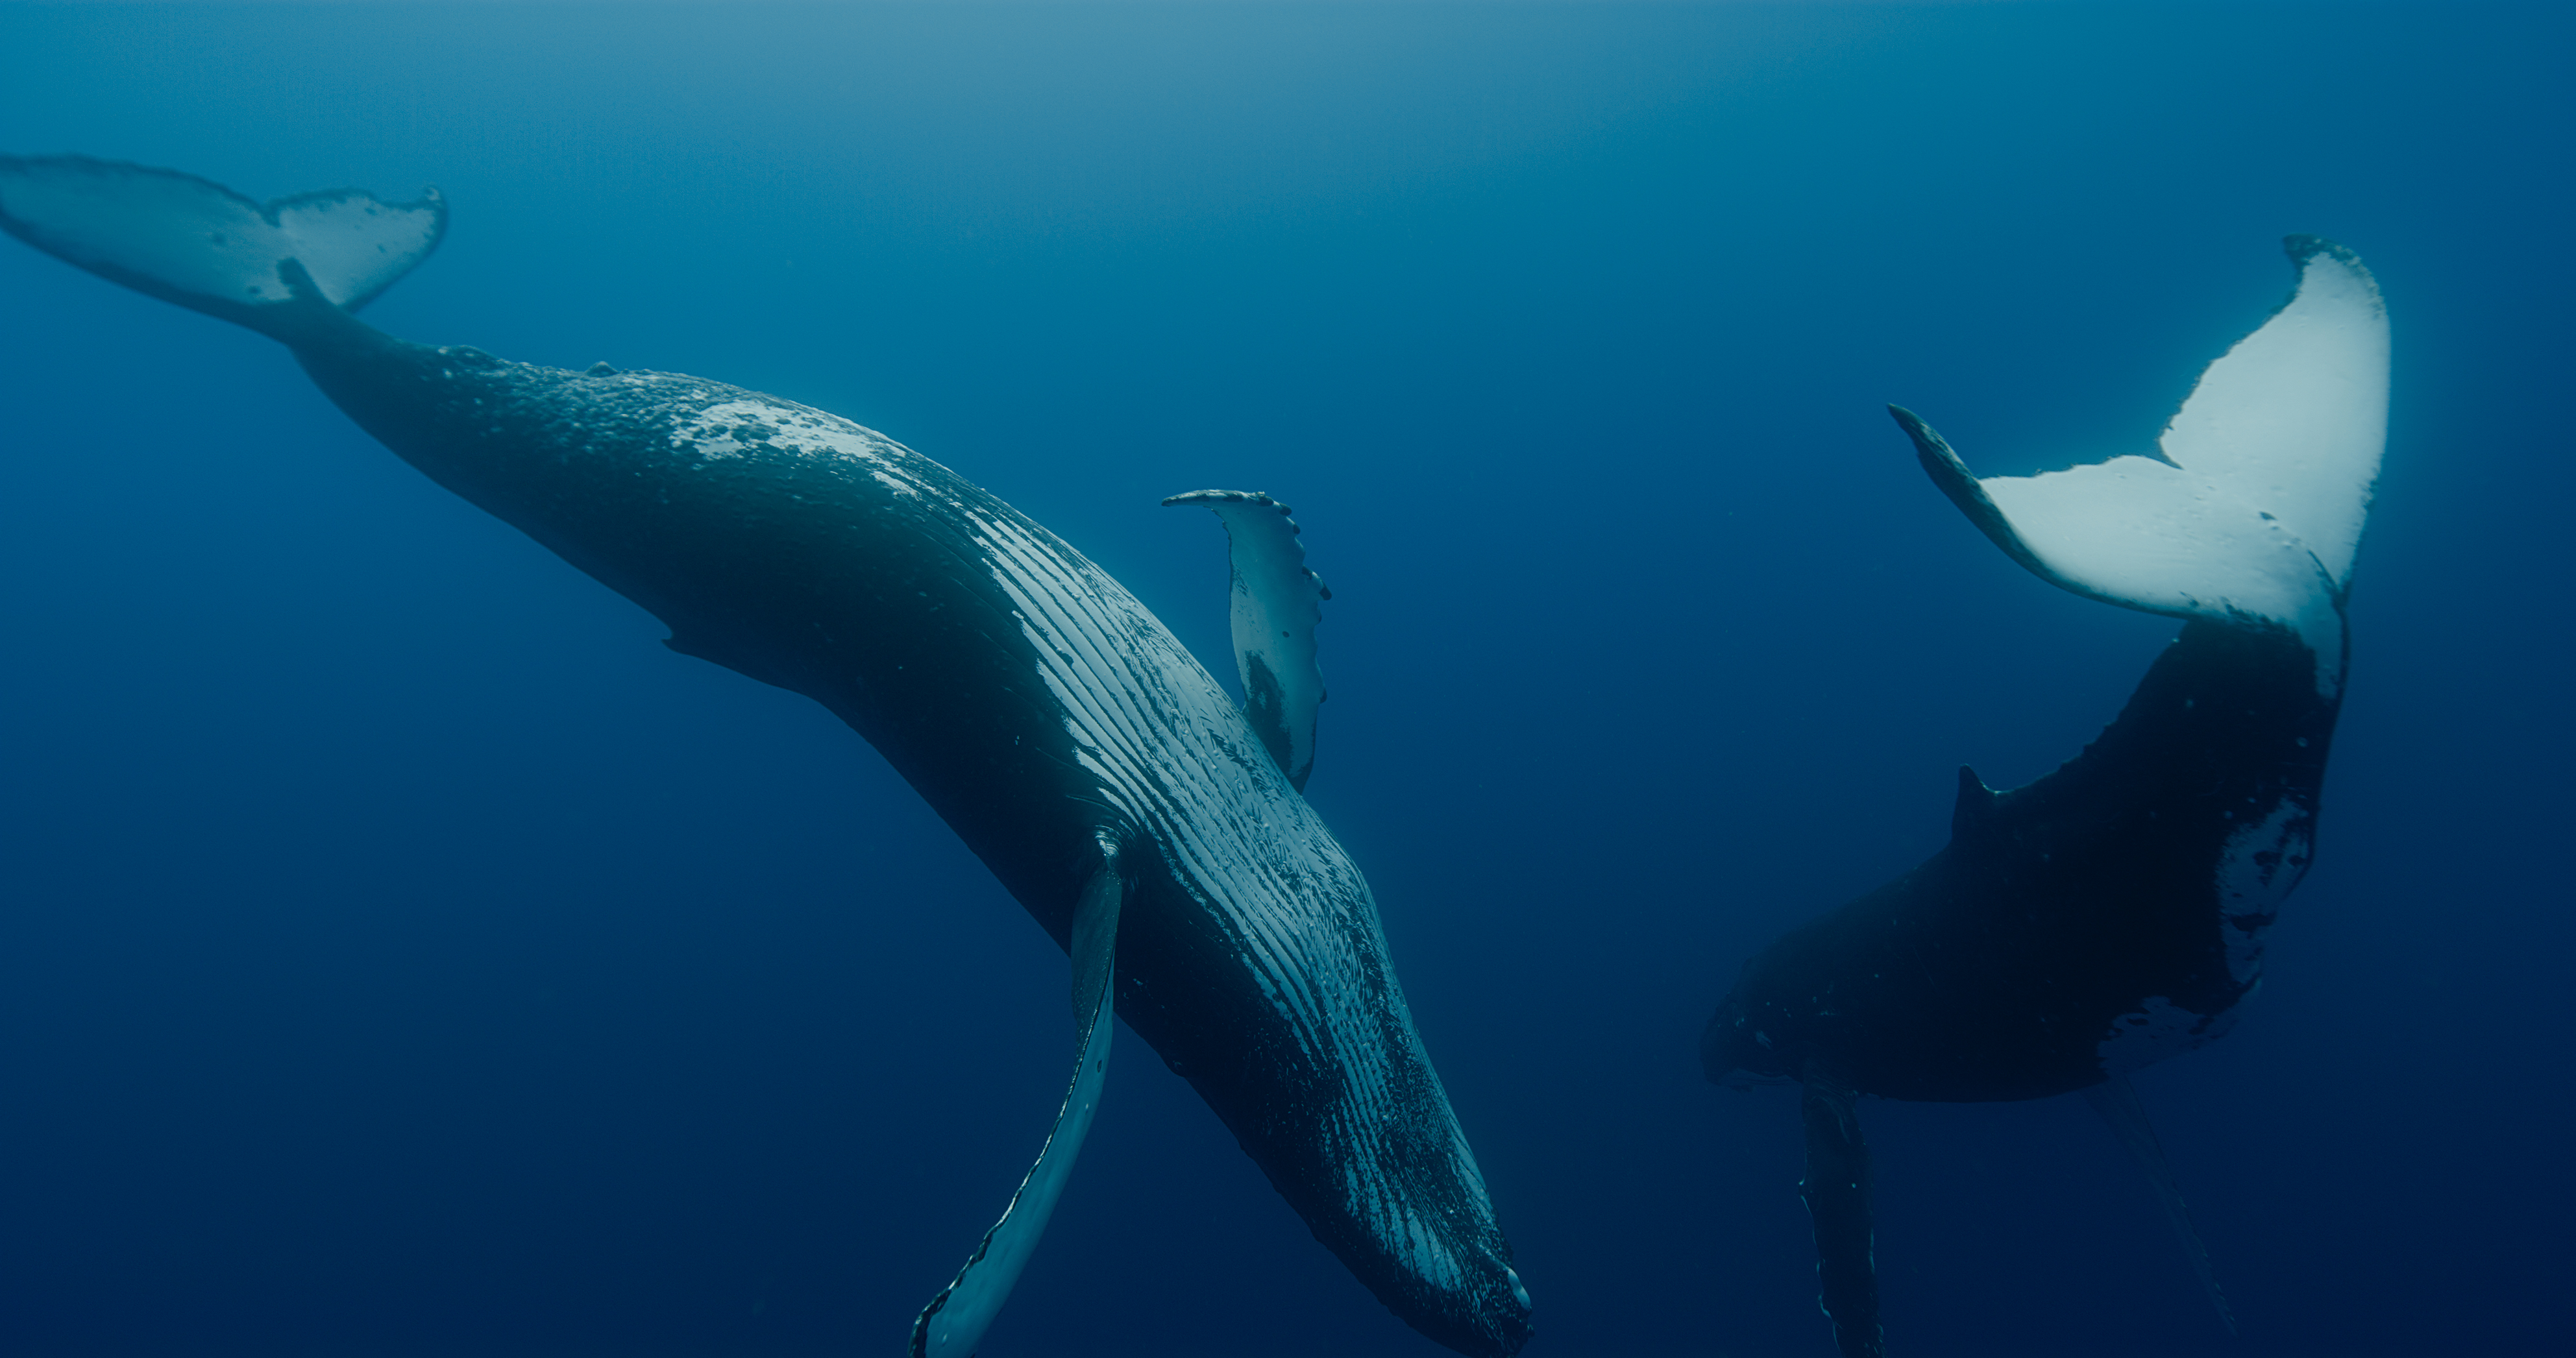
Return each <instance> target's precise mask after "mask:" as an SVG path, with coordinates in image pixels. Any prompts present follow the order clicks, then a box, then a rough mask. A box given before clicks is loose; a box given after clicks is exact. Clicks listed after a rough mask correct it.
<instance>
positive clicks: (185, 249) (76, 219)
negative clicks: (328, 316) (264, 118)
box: [0, 156, 447, 338]
mask: <svg viewBox="0 0 2576 1358" xmlns="http://www.w3.org/2000/svg"><path fill="white" fill-rule="evenodd" d="M0 230H6V231H7V232H8V233H9V234H10V235H13V236H16V237H17V238H18V239H20V240H23V241H25V242H27V243H28V244H29V245H32V246H35V247H36V248H37V249H39V250H42V251H44V252H45V253H47V254H50V255H53V256H55V257H56V258H58V259H61V260H63V261H65V262H66V263H70V264H75V265H78V266H80V267H81V268H84V269H87V270H89V271H90V272H91V273H94V274H98V275H99V276H101V277H103V278H108V279H112V280H114V281H115V282H119V283H122V284H124V285H125V286H127V287H129V288H133V289H134V290H136V291H137V292H143V293H148V294H150V295H152V296H154V297H158V298H160V299H161V300H163V301H165V302H175V303H177V304H178V305H180V306H183V307H187V308H188V309H190V310H192V311H202V312H204V313H206V314H207V315H210V316H219V317H222V318H223V319H225V320H228V321H232V322H234V323H236V324H239V325H246V326H249V327H250V328H251V329H253V330H258V331H260V332H262V333H264V334H278V335H279V337H280V338H285V336H284V335H283V334H280V333H279V332H280V330H281V327H282V326H284V325H285V324H286V323H287V322H288V321H289V320H290V319H291V317H292V315H293V312H294V308H293V305H292V304H293V303H294V301H295V300H296V299H295V289H294V288H292V287H290V286H289V282H288V279H287V277H286V275H285V274H284V273H283V272H282V271H281V268H280V266H281V265H283V264H285V263H287V262H288V261H295V262H298V263H301V264H302V265H303V266H304V270H305V272H306V273H307V274H308V275H309V276H310V277H311V279H312V282H313V285H314V290H316V291H318V292H319V293H320V294H321V295H322V297H323V299H324V300H326V301H328V302H330V303H331V304H332V305H334V306H337V307H339V308H341V309H343V310H346V311H355V310H357V309H358V308H359V307H362V306H364V305H366V304H367V302H368V301H370V300H372V299H373V298H374V297H375V296H376V294H378V293H380V292H383V291H384V290H385V289H386V288H388V287H391V286H392V285H393V283H394V280H396V279H398V278H400V277H402V276H403V275H404V274H405V273H407V272H409V271H410V269H411V267H412V266H413V265H415V264H418V263H419V262H420V261H421V260H422V259H424V258H426V257H427V256H428V255H429V252H430V251H431V250H433V249H436V248H437V246H438V242H439V238H440V237H441V236H443V235H445V234H446V231H447V204H446V203H445V202H444V201H443V200H441V199H440V198H439V196H438V191H437V190H436V189H431V190H428V191H427V192H426V193H424V194H423V195H422V197H421V198H420V200H419V201H417V202H411V203H387V202H384V201H381V200H379V199H377V198H375V197H374V196H372V195H369V194H366V193H361V192H359V191H358V190H356V189H338V190H333V191H331V192H328V193H307V194H299V195H297V196H295V197H293V198H280V199H278V200H276V201H274V202H270V203H254V202H252V201H251V200H250V199H248V198H245V197H243V196H242V195H240V194H238V193H235V192H233V191H232V190H231V189H228V188H225V187H224V186H223V185H221V184H217V183H215V182H213V181H211V180H206V179H199V178H198V177H197V176H195V175H192V174H181V173H180V172H178V171H177V170H160V169H154V168H151V167H149V166H144V165H128V164H125V163H123V162H120V161H108V160H92V159H90V158H89V157H87V156H0Z"/></svg>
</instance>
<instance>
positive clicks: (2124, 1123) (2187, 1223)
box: [2084, 1075, 2236, 1334]
mask: <svg viewBox="0 0 2576 1358" xmlns="http://www.w3.org/2000/svg"><path fill="white" fill-rule="evenodd" d="M2084 1101H2085V1102H2086V1103H2089V1104H2091V1105H2093V1111H2094V1112H2096V1113H2099V1114H2101V1115H2102V1120H2103V1121H2104V1122H2107V1123H2109V1124H2111V1131H2112V1134H2113V1135H2115V1136H2117V1137H2119V1138H2120V1144H2121V1145H2123V1146H2126V1147H2128V1148H2129V1154H2130V1155H2131V1156H2133V1157H2135V1158H2136V1160H2137V1162H2138V1168H2140V1169H2143V1170H2145V1171H2146V1173H2147V1182H2148V1183H2149V1184H2150V1185H2152V1186H2153V1187H2154V1188H2155V1190H2156V1197H2157V1199H2158V1200H2159V1201H2161V1202H2162V1203H2163V1204H2164V1209H2165V1220H2166V1221H2167V1222H2168V1223H2170V1224H2171V1225H2172V1226H2173V1231H2174V1238H2175V1239H2176V1240H2179V1241H2181V1242H2182V1252H2183V1256H2184V1257H2185V1258H2187V1259H2189V1260H2190V1261H2191V1271H2192V1276H2194V1277H2196V1278H2198V1279H2200V1287H2201V1290H2202V1291H2204V1292H2206V1293H2208V1294H2209V1304H2210V1305H2212V1306H2215V1307H2217V1308H2218V1323H2219V1324H2221V1325H2224V1326H2226V1327H2227V1332H2228V1333H2229V1334H2234V1333H2236V1313H2235V1312H2234V1311H2232V1310H2230V1309H2229V1308H2228V1305H2227V1294H2226V1293H2224V1292H2221V1291H2219V1290H2218V1274H2217V1272H2216V1271H2215V1270H2213V1269H2212V1268H2211V1267H2210V1263H2209V1247H2208V1246H2206V1245H2204V1244H2202V1243H2200V1232H2199V1231H2196V1230H2194V1229H2192V1224H2191V1208H2190V1207H2188V1206H2187V1205H2185V1204H2184V1202H2183V1200H2182V1180H2180V1179H2179V1178H2176V1177H2175V1176H2174V1171H2173V1165H2172V1164H2171V1163H2170V1162H2169V1161H2167V1160H2166V1159H2165V1148H2164V1143H2162V1142H2160V1141H2158V1140H2156V1129H2155V1128H2154V1127H2152V1126H2150V1125H2149V1124H2148V1122H2147V1106H2146V1105H2145V1104H2144V1103H2142V1102H2140V1101H2139V1099H2138V1090H2137V1086H2135V1085H2132V1084H2130V1083H2129V1077H2127V1076H2125V1075H2114V1076H2112V1077H2111V1078H2110V1079H2108V1080H2105V1081H2103V1082H2102V1083H2100V1084H2098V1085H2094V1086H2092V1087H2091V1088H2089V1089H2087V1090H2085V1091H2084Z"/></svg>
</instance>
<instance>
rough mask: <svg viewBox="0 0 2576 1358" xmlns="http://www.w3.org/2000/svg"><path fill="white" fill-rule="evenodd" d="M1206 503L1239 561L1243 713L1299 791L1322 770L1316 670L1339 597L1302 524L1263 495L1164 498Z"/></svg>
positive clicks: (1237, 649)
mask: <svg viewBox="0 0 2576 1358" xmlns="http://www.w3.org/2000/svg"><path fill="white" fill-rule="evenodd" d="M1163 503H1164V504H1166V505H1205V506H1207V507H1208V508H1209V509H1213V510H1215V511H1216V516H1217V517H1218V518H1220V519H1223V520H1224V521H1225V535H1226V541H1227V543H1228V544H1229V546H1230V549H1231V554H1232V558H1233V564H1234V592H1233V601H1234V606H1233V620H1234V665H1235V673H1236V675H1237V677H1239V678H1241V679H1242V680H1243V715H1244V716H1245V718H1246V719H1248V720H1249V721H1250V722H1251V723H1252V729H1253V732H1254V734H1256V735H1258V736H1260V737H1261V743H1262V744H1263V745H1264V746H1265V747H1267V748H1268V749H1269V751H1270V756H1271V758H1273V759H1275V760H1277V761H1278V763H1279V771H1280V772H1281V773H1284V774H1287V775H1288V782H1289V783H1290V785H1292V786H1294V787H1295V788H1296V789H1297V790H1298V791H1300V792H1303V791H1305V790H1306V777H1307V775H1308V774H1310V773H1312V772H1313V771H1314V768H1315V709H1316V707H1317V706H1319V705H1321V704H1322V702H1323V701H1324V672H1323V671H1322V670H1321V669H1319V668H1317V667H1316V665H1315V625H1316V624H1317V623H1320V622H1322V621H1323V620H1324V609H1323V601H1324V600H1326V599H1329V598H1331V597H1333V592H1332V591H1331V590H1330V589H1327V588H1325V587H1324V577H1322V576H1320V575H1317V574H1315V573H1314V572H1313V571H1311V570H1308V569H1306V549H1305V547H1304V546H1302V545H1301V544H1299V542H1298V541H1297V521H1296V520H1295V519H1292V518H1290V517H1288V506H1286V505H1283V504H1281V503H1279V502H1278V501H1277V500H1274V499H1271V498H1270V497H1269V496H1268V495H1267V494H1265V493H1263V492H1261V491H1245V490H1194V491H1191V492H1190V493H1188V494H1186V495H1175V496H1172V497H1171V498H1170V499H1167V500H1165V501H1163Z"/></svg>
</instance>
